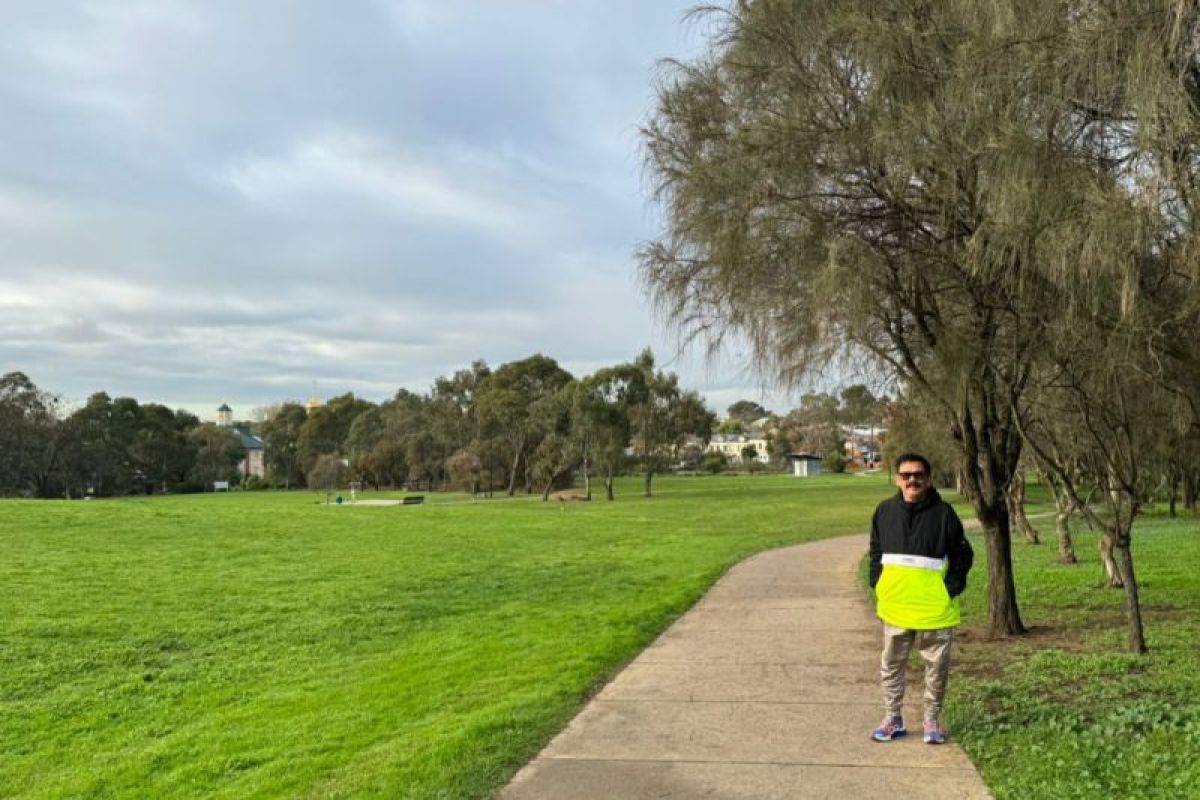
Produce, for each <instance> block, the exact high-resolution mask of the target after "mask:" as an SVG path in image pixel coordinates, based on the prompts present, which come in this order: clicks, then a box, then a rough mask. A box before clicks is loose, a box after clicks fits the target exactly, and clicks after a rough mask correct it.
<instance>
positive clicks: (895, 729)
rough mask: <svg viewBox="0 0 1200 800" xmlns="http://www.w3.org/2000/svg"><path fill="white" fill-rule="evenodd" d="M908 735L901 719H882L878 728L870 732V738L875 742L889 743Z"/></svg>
mask: <svg viewBox="0 0 1200 800" xmlns="http://www.w3.org/2000/svg"><path fill="white" fill-rule="evenodd" d="M906 733H908V729H907V728H905V727H904V719H903V718H902V717H884V718H883V722H881V723H879V727H878V728H876V729H875V730H873V731H871V738H872V739H874V740H875V741H877V742H890V741H891V740H892V739H898V738H900V737H901V736H904V735H905V734H906Z"/></svg>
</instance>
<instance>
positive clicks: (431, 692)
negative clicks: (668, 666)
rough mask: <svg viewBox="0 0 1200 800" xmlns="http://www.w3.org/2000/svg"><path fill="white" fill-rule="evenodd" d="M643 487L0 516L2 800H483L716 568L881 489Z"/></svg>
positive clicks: (847, 482)
mask: <svg viewBox="0 0 1200 800" xmlns="http://www.w3.org/2000/svg"><path fill="white" fill-rule="evenodd" d="M656 489H657V492H658V496H656V497H654V498H652V499H649V500H646V499H642V498H640V497H637V496H636V494H637V490H638V486H637V481H636V480H632V479H631V480H629V481H626V482H624V483H622V485H621V486H619V488H618V500H617V502H615V503H606V502H603V501H599V502H593V503H591V504H587V503H572V502H564V503H560V502H553V501H552V502H551V503H545V504H544V503H541V502H537V501H536V499H535V500H533V501H530V500H528V499H524V498H522V499H517V500H504V499H495V500H490V501H484V502H478V503H472V502H470V501H469V500H467V501H464V498H461V497H458V498H456V497H452V496H432V497H430V498H429V500H430V501H431V502H430V504H428V505H425V506H414V507H404V508H399V507H390V508H388V507H384V508H379V507H375V508H367V507H353V508H351V507H345V506H343V507H340V508H339V507H336V506H325V505H320V504H318V502H317V501H316V498H315V496H314V495H312V494H309V493H291V494H267V493H244V494H228V495H226V494H222V495H207V496H183V497H165V498H162V497H160V498H144V499H124V500H107V501H91V502H80V501H75V502H58V501H0V585H3V586H4V591H3V592H2V593H0V795H4V796H16V797H43V798H48V797H86V798H103V797H122V798H124V797H153V798H167V797H200V796H203V797H228V798H249V797H362V796H380V797H406V798H435V797H438V798H454V799H455V800H459V799H460V798H470V797H486V796H487V795H488V794H489V793H491V792H492V791H493V790H494V789H495V788H496V787H497V786H498V785H500V784H502V783H503V782H504V781H505V780H506V779H507V777H508V776H509V775H511V773H512V772H513V771H514V770H515V769H516V768H517V767H519V766H520V765H521V764H522V763H524V761H525V760H527V759H528V758H529V757H531V756H532V755H533V754H534V753H536V752H537V750H538V749H539V748H540V746H541V745H542V744H543V743H544V742H545V741H547V740H548V739H549V737H550V736H552V735H553V734H554V733H555V732H557V730H559V729H560V728H561V727H562V726H563V725H564V724H565V723H566V721H567V720H568V719H570V717H571V716H572V714H573V713H574V712H575V711H576V710H577V709H578V708H579V707H580V705H581V703H582V702H583V701H584V700H585V699H586V698H587V696H588V694H589V692H590V691H592V690H594V689H595V688H596V687H597V686H598V685H599V684H601V683H602V682H603V681H604V680H605V679H606V678H607V677H608V676H610V675H611V674H612V673H613V672H614V670H616V669H618V668H619V667H620V666H621V665H622V664H623V663H624V662H626V661H627V660H628V659H630V658H631V657H633V656H634V655H635V654H636V653H637V652H638V651H639V650H640V649H641V648H642V647H644V646H645V645H646V644H648V643H649V642H650V641H651V640H652V639H653V638H654V636H655V635H656V634H657V633H658V632H659V631H661V630H662V629H663V628H664V627H665V626H666V625H667V624H669V622H670V621H671V620H672V619H673V618H675V617H676V616H677V615H678V614H679V613H681V612H682V611H683V610H684V609H686V608H687V607H688V606H689V605H690V604H691V603H692V602H693V601H694V600H695V599H696V598H697V597H698V596H699V595H700V594H702V593H703V591H704V590H705V589H706V588H707V587H708V586H709V585H711V583H712V581H713V580H714V579H715V578H716V577H717V576H718V575H719V574H720V573H721V572H723V571H724V570H725V569H726V568H727V567H728V566H730V565H731V564H733V563H735V562H736V561H738V560H739V559H741V558H742V557H744V556H746V555H747V554H749V553H752V552H754V551H757V550H761V549H763V548H767V547H772V546H777V545H782V544H787V543H793V542H798V541H804V540H809V539H813V538H818V537H822V536H828V535H833V534H840V533H852V532H857V531H862V530H864V529H865V526H866V520H867V517H868V515H869V513H870V509H871V508H872V507H873V505H874V504H875V503H876V502H877V501H878V500H879V499H880V498H881V497H883V496H885V495H886V494H887V492H888V488H887V486H886V484H885V482H884V480H883V479H882V478H864V477H852V476H837V477H829V478H822V479H808V480H797V479H794V478H791V477H788V476H757V477H753V478H751V477H719V478H692V479H674V480H672V479H663V480H661V481H656ZM455 500H457V501H458V502H454V501H455Z"/></svg>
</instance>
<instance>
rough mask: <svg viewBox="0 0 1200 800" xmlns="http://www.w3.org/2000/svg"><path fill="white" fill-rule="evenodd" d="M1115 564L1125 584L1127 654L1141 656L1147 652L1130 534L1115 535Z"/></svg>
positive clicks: (1126, 531)
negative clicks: (1127, 635)
mask: <svg viewBox="0 0 1200 800" xmlns="http://www.w3.org/2000/svg"><path fill="white" fill-rule="evenodd" d="M1115 535H1116V537H1117V538H1116V543H1115V547H1114V549H1115V551H1116V562H1117V568H1118V569H1119V570H1120V574H1121V581H1122V583H1124V584H1125V616H1126V619H1127V621H1128V623H1129V652H1131V653H1137V654H1138V655H1141V654H1143V653H1145V652H1146V651H1147V648H1146V632H1145V630H1144V629H1143V627H1142V606H1141V602H1140V601H1139V599H1138V585H1137V578H1136V577H1135V576H1134V574H1133V551H1132V549H1131V548H1130V544H1131V542H1130V532H1129V530H1128V529H1126V530H1125V531H1124V535H1120V534H1115Z"/></svg>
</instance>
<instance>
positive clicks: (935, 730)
mask: <svg viewBox="0 0 1200 800" xmlns="http://www.w3.org/2000/svg"><path fill="white" fill-rule="evenodd" d="M924 728H925V736H924V738H925V744H945V743H946V731H944V730H942V726H941V723H938V722H926V723H925V725H924Z"/></svg>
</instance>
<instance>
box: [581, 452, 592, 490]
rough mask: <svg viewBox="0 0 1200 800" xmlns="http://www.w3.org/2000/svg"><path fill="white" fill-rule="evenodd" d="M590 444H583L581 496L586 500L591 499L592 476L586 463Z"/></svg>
mask: <svg viewBox="0 0 1200 800" xmlns="http://www.w3.org/2000/svg"><path fill="white" fill-rule="evenodd" d="M590 444H591V443H590V442H588V441H587V440H585V441H584V443H583V496H584V498H585V499H587V500H591V499H592V475H591V470H590V469H589V467H590V466H591V465H590V464H589V463H588V451H589V450H590V449H591V447H590Z"/></svg>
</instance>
